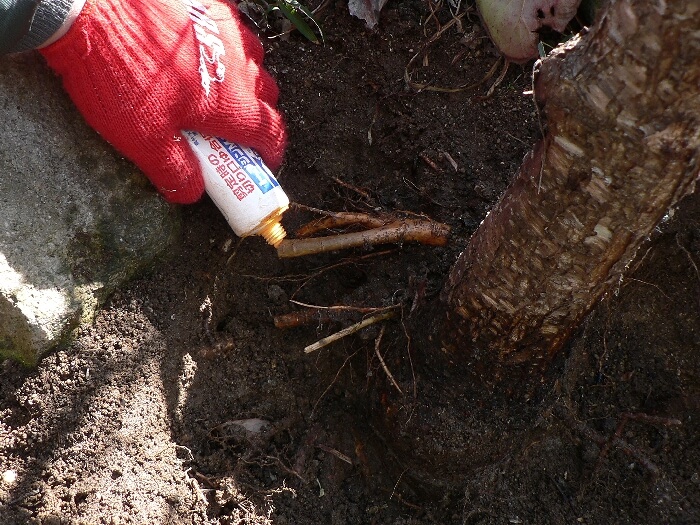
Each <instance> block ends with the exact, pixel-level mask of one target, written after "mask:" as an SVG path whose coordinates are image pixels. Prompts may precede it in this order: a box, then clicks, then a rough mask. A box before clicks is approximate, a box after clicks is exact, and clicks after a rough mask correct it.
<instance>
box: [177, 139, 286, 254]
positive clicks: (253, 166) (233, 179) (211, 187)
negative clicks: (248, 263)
mask: <svg viewBox="0 0 700 525" xmlns="http://www.w3.org/2000/svg"><path fill="white" fill-rule="evenodd" d="M182 134H183V135H184V136H185V138H186V139H187V141H188V142H189V144H190V146H191V147H192V150H193V151H194V152H195V154H196V155H197V158H198V159H199V163H200V164H201V166H202V176H203V177H204V188H205V189H206V192H207V194H208V195H209V197H210V198H211V200H212V201H214V204H216V206H217V208H219V210H220V211H221V213H223V214H224V217H226V221H227V222H228V223H229V225H230V226H231V228H232V229H233V231H234V232H235V234H236V235H238V236H239V237H248V236H250V235H261V236H262V237H264V238H265V240H266V241H267V242H268V243H270V244H271V245H272V246H274V247H277V245H278V244H279V243H280V242H281V241H282V239H284V237H285V236H286V235H287V233H286V232H285V231H284V228H283V227H282V225H281V224H280V221H281V219H282V214H283V213H284V212H285V211H286V210H287V208H288V207H289V198H288V197H287V195H286V194H285V193H284V190H283V189H282V187H281V186H280V185H279V182H277V179H275V177H274V176H273V175H272V172H271V171H270V170H269V169H268V168H267V166H265V164H264V163H263V161H262V159H261V158H260V156H259V155H258V154H257V153H255V152H254V151H253V150H251V149H249V148H245V147H243V146H239V145H238V144H233V143H231V142H228V141H226V140H223V139H220V138H217V137H205V136H202V135H201V134H199V133H197V132H195V131H183V132H182Z"/></svg>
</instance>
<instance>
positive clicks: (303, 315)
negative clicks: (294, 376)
mask: <svg viewBox="0 0 700 525" xmlns="http://www.w3.org/2000/svg"><path fill="white" fill-rule="evenodd" d="M290 302H292V303H294V304H298V305H300V306H305V307H307V308H308V310H300V311H298V312H290V313H288V314H281V315H277V316H275V317H274V322H275V327H276V328H281V329H285V328H296V327H298V326H304V325H309V324H317V323H318V324H322V323H327V322H329V321H334V320H340V319H343V318H344V317H346V315H347V313H348V312H357V313H362V314H368V313H374V312H383V311H386V310H391V309H393V308H398V307H399V305H395V306H382V307H365V306H345V305H336V306H316V305H313V304H306V303H301V302H299V301H292V300H290Z"/></svg>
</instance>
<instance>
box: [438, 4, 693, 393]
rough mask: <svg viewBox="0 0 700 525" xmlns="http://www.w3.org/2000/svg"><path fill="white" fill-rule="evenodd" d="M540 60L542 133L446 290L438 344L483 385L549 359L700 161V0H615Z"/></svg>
mask: <svg viewBox="0 0 700 525" xmlns="http://www.w3.org/2000/svg"><path fill="white" fill-rule="evenodd" d="M535 68H536V69H535V77H534V83H533V87H534V91H535V99H536V102H537V105H538V108H539V109H540V113H541V116H542V118H543V122H546V124H547V127H548V130H547V132H546V134H545V137H544V139H543V140H542V141H540V142H539V143H538V144H537V145H536V147H535V148H534V149H533V151H532V152H531V153H530V154H529V155H528V156H527V157H526V158H525V160H524V162H523V165H522V166H521V169H520V171H519V173H518V175H517V177H516V179H515V180H514V182H513V183H512V185H511V187H510V188H509V189H508V191H507V192H506V194H505V195H504V196H503V198H502V199H501V201H500V202H499V204H498V205H497V206H495V207H494V209H493V210H492V211H491V212H490V214H489V215H488V216H487V217H486V219H485V220H484V222H483V223H482V224H481V226H480V227H479V229H478V230H477V232H476V233H475V234H474V236H473V238H472V239H471V240H470V244H469V246H468V248H467V250H466V251H465V252H464V253H463V254H462V255H461V256H460V258H459V260H458V262H457V264H456V265H455V267H454V268H453V271H452V273H451V275H450V278H449V281H448V285H447V287H446V289H445V298H446V300H447V301H448V307H447V310H448V314H447V317H448V319H447V327H446V330H444V332H443V333H444V334H446V335H445V337H443V349H444V350H445V351H447V352H448V354H449V355H450V358H452V359H457V358H462V359H464V360H466V361H467V364H470V365H471V367H472V369H473V370H475V371H476V372H477V373H478V374H480V375H481V378H482V380H483V381H484V382H485V383H495V382H497V381H499V380H505V379H508V378H509V377H510V379H511V380H512V379H514V378H515V377H516V376H515V375H514V374H517V377H520V376H521V374H523V373H527V374H530V373H532V372H533V371H534V370H535V369H541V368H542V367H543V366H545V365H546V364H547V363H548V362H549V361H550V360H551V357H552V356H553V355H554V354H555V353H556V352H557V351H558V350H559V349H560V348H561V347H562V346H563V344H564V343H565V342H566V340H567V338H568V337H569V335H570V334H571V332H572V330H573V329H575V327H576V326H577V325H578V324H579V322H580V321H581V319H582V318H583V317H584V316H585V314H586V313H588V312H589V311H590V309H591V308H592V307H593V305H594V304H595V303H596V301H598V300H599V299H600V297H601V296H603V295H604V294H605V293H606V292H607V291H609V290H610V289H611V287H612V286H615V285H616V283H619V281H620V279H621V278H622V277H623V275H624V273H625V271H626V269H627V268H628V267H629V265H630V263H631V262H632V261H633V260H634V258H635V254H636V253H637V251H638V248H639V247H640V245H641V244H642V243H643V242H644V240H645V239H646V238H647V237H648V236H649V234H650V233H651V232H652V230H653V229H654V227H655V226H656V225H657V224H658V223H659V221H660V220H661V219H662V218H663V216H664V215H665V214H666V213H667V212H668V211H669V208H671V207H672V206H673V205H674V204H675V203H676V202H677V201H678V200H679V199H680V198H681V197H683V196H684V195H686V194H688V193H690V192H691V191H693V189H694V184H695V182H696V179H697V177H698V172H699V169H700V2H699V1H698V0H689V1H684V2H671V1H664V0H618V1H614V0H613V1H612V2H611V5H610V6H609V7H608V9H607V10H606V12H605V13H604V14H602V15H601V16H600V18H599V20H598V22H597V23H596V25H595V26H594V27H593V28H592V29H591V31H590V32H589V33H588V34H585V35H579V36H578V37H576V38H575V39H573V40H572V41H570V42H569V43H568V44H567V45H566V46H565V47H564V48H561V49H559V50H557V51H556V52H555V53H553V54H552V56H550V57H548V58H546V59H545V60H544V61H543V62H542V63H538V64H536V66H535Z"/></svg>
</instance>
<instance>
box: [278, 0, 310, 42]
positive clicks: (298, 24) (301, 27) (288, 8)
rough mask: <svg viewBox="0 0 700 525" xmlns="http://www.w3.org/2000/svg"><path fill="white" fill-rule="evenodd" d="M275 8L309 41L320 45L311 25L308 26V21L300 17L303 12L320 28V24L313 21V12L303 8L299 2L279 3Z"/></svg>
mask: <svg viewBox="0 0 700 525" xmlns="http://www.w3.org/2000/svg"><path fill="white" fill-rule="evenodd" d="M295 4H296V5H295ZM275 8H276V9H279V10H280V11H281V12H282V14H283V15H284V16H285V17H286V18H287V20H289V21H290V22H291V23H292V25H293V26H294V27H295V28H296V29H297V30H298V31H299V32H300V33H301V34H302V35H304V36H305V37H306V39H307V40H309V41H311V42H313V43H314V44H319V43H320V41H319V39H318V37H317V36H316V33H314V31H313V29H311V27H310V26H309V24H307V23H306V21H305V20H304V19H303V18H302V17H301V16H299V12H301V13H302V14H303V15H305V16H306V17H308V18H309V19H310V20H312V21H313V22H314V24H315V25H316V27H318V24H316V21H315V20H314V19H313V16H312V15H311V12H310V11H309V10H308V9H306V8H305V7H303V6H301V4H299V2H296V1H294V0H282V1H279V2H277V3H276V4H275Z"/></svg>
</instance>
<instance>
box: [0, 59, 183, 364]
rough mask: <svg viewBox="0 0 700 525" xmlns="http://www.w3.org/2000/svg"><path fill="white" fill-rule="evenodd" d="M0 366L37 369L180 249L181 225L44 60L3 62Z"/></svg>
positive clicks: (0, 103)
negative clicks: (117, 293) (5, 360)
mask: <svg viewBox="0 0 700 525" xmlns="http://www.w3.org/2000/svg"><path fill="white" fill-rule="evenodd" d="M0 122H2V125H1V126H0V358H2V357H8V356H10V357H14V358H16V359H19V360H21V361H23V362H24V363H27V364H33V363H36V361H37V360H38V358H39V357H41V355H42V354H44V353H46V352H47V351H48V350H50V349H51V348H52V347H54V346H55V345H57V344H58V343H60V342H61V341H64V340H66V339H67V338H68V337H69V336H70V334H71V332H72V331H73V329H75V328H76V327H77V326H79V325H80V323H81V322H89V321H90V320H91V319H92V317H93V316H94V314H95V312H96V310H97V308H98V307H99V306H100V305H101V304H102V303H103V302H104V300H105V299H106V297H107V296H108V295H109V293H110V292H112V291H113V290H114V289H115V288H116V287H118V286H119V285H121V284H123V283H124V282H125V281H126V280H127V279H129V278H132V277H133V276H134V275H136V274H137V273H138V272H141V271H143V270H144V269H146V268H148V267H149V266H150V265H152V263H153V262H154V260H156V259H157V258H158V257H159V255H160V254H162V253H165V250H166V249H167V248H168V247H169V245H170V244H171V243H172V240H173V239H174V238H175V235H176V233H177V230H178V225H179V215H178V214H177V210H176V208H175V207H173V206H170V205H168V204H167V203H166V202H165V201H164V200H163V199H162V198H161V197H160V196H159V195H158V194H157V193H156V192H155V190H154V189H153V188H152V187H151V185H150V183H149V182H148V180H147V179H146V178H145V177H144V176H143V175H142V174H141V173H140V172H139V171H138V170H137V169H136V168H135V167H134V166H133V165H132V164H131V163H129V162H128V161H126V160H124V159H123V158H121V157H120V156H119V155H118V154H117V153H116V152H115V151H114V150H113V149H112V148H111V147H110V146H109V145H108V144H107V143H106V142H105V141H103V140H102V139H101V138H100V137H99V135H97V134H96V133H95V132H94V131H92V129H90V128H89V127H88V126H87V124H85V122H84V121H83V119H82V117H81V116H80V115H79V113H78V112H77V110H76V109H75V107H74V106H73V104H72V102H71V101H70V99H69V98H68V96H67V95H66V94H65V92H64V91H63V89H62V87H61V84H60V81H59V79H57V78H56V77H55V76H54V75H53V73H52V72H51V71H50V70H49V69H48V68H47V67H46V66H45V65H44V63H43V61H42V59H41V58H40V57H39V56H38V55H37V54H34V53H29V54H23V55H16V56H10V57H0Z"/></svg>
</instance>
